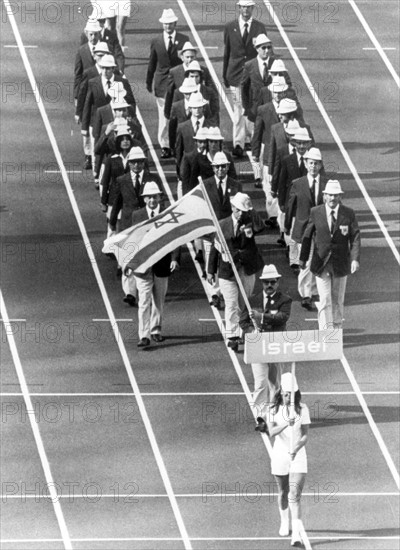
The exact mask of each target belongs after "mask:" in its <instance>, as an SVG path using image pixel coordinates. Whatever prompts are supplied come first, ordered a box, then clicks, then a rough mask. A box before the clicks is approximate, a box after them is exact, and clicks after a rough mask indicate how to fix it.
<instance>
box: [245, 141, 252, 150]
mask: <svg viewBox="0 0 400 550" xmlns="http://www.w3.org/2000/svg"><path fill="white" fill-rule="evenodd" d="M244 148H245V149H246V151H251V143H250V142H248V143H245V144H244Z"/></svg>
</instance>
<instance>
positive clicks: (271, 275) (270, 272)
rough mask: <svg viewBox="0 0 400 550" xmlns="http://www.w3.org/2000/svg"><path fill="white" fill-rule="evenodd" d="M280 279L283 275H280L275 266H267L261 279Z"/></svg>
mask: <svg viewBox="0 0 400 550" xmlns="http://www.w3.org/2000/svg"><path fill="white" fill-rule="evenodd" d="M279 277H282V275H281V274H280V273H278V270H277V269H276V267H275V265H274V264H269V265H265V266H264V268H263V270H262V273H261V275H260V279H278V278H279Z"/></svg>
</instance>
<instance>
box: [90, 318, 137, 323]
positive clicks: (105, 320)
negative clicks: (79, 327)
mask: <svg viewBox="0 0 400 550" xmlns="http://www.w3.org/2000/svg"><path fill="white" fill-rule="evenodd" d="M92 321H94V322H103V321H104V322H105V323H109V322H110V319H92ZM115 321H118V322H120V321H131V322H132V321H133V319H115Z"/></svg>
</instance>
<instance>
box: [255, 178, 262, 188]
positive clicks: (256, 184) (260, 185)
mask: <svg viewBox="0 0 400 550" xmlns="http://www.w3.org/2000/svg"><path fill="white" fill-rule="evenodd" d="M254 187H256V188H257V189H262V183H261V180H260V178H257V179H256V180H255V181H254Z"/></svg>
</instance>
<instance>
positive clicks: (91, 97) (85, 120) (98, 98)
mask: <svg viewBox="0 0 400 550" xmlns="http://www.w3.org/2000/svg"><path fill="white" fill-rule="evenodd" d="M114 78H115V81H117V82H122V83H123V85H124V88H125V90H126V96H125V101H126V102H127V103H128V104H129V105H131V106H132V108H133V109H135V112H136V101H135V98H134V97H133V93H132V89H131V86H130V84H129V82H128V81H127V79H126V78H122V77H121V76H119V75H114ZM110 101H111V97H110V96H109V95H108V94H107V95H106V94H105V93H104V89H103V84H102V81H101V75H99V76H96V77H95V78H92V79H91V80H89V83H88V91H87V94H86V99H85V105H84V107H83V114H82V130H85V131H88V130H89V126H93V125H94V120H95V114H96V110H97V109H98V108H99V107H103V105H107V103H110Z"/></svg>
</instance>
